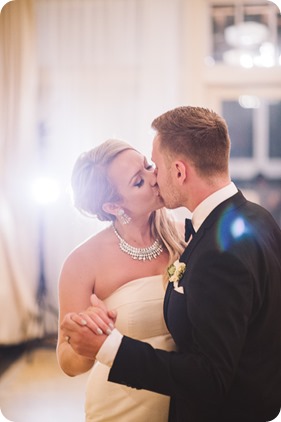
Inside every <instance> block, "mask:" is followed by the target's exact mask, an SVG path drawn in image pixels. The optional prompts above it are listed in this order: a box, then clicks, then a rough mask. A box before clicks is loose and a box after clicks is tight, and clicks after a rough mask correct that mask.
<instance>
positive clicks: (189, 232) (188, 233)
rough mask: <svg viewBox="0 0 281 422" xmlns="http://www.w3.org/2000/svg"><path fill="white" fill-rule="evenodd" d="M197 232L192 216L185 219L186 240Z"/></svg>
mask: <svg viewBox="0 0 281 422" xmlns="http://www.w3.org/2000/svg"><path fill="white" fill-rule="evenodd" d="M194 234H195V230H194V227H193V225H192V221H191V219H190V218H186V219H185V241H186V242H187V241H188V240H189V238H190V236H191V235H194Z"/></svg>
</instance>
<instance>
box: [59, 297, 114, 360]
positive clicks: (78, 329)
mask: <svg viewBox="0 0 281 422" xmlns="http://www.w3.org/2000/svg"><path fill="white" fill-rule="evenodd" d="M116 317H117V313H116V311H114V310H107V308H106V306H105V305H104V303H103V302H102V301H101V300H99V299H98V298H97V296H96V295H95V294H93V295H91V306H90V307H89V308H87V309H86V310H85V311H83V312H80V313H75V312H70V313H67V314H66V315H65V316H64V318H63V320H62V323H61V325H60V328H61V331H62V335H63V336H64V338H65V339H66V340H67V341H68V343H69V344H70V346H71V347H72V349H73V350H74V351H75V352H76V353H77V354H79V355H81V356H84V357H86V358H88V359H93V360H94V359H95V356H96V354H97V353H98V351H99V349H100V347H101V346H102V344H103V343H104V341H105V340H106V338H107V336H108V335H109V334H110V333H111V331H112V330H113V328H114V324H115V321H116Z"/></svg>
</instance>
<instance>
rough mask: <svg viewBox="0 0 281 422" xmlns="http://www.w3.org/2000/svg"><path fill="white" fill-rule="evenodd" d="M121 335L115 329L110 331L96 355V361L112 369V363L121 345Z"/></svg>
mask: <svg viewBox="0 0 281 422" xmlns="http://www.w3.org/2000/svg"><path fill="white" fill-rule="evenodd" d="M122 338H123V335H122V334H121V333H120V332H119V331H118V330H117V329H116V328H114V330H113V331H112V333H111V334H109V336H108V337H107V339H106V340H105V342H104V343H103V345H102V346H101V348H100V350H99V352H98V353H97V356H96V359H97V360H98V361H99V362H100V363H103V364H104V365H106V366H109V367H110V368H111V367H112V364H113V361H114V359H115V356H116V354H117V351H118V349H119V346H120V344H121V341H122Z"/></svg>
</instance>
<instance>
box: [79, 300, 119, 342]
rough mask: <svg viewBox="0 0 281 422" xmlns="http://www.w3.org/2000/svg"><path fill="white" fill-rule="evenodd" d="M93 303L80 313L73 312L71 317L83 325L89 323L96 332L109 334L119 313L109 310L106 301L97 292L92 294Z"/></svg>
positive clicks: (88, 325) (89, 326)
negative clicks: (100, 298)
mask: <svg viewBox="0 0 281 422" xmlns="http://www.w3.org/2000/svg"><path fill="white" fill-rule="evenodd" d="M91 305H92V306H90V307H89V308H87V309H86V310H85V311H83V312H80V313H79V314H76V313H73V314H72V316H71V319H72V320H73V321H74V322H76V323H77V324H79V325H81V326H85V325H87V327H88V328H89V329H90V330H92V331H93V332H94V333H95V334H99V335H101V334H107V335H109V334H110V333H111V331H112V330H113V328H114V323H115V321H116V317H117V313H116V311H114V310H110V311H108V310H107V308H106V306H105V305H104V303H103V302H102V301H101V300H99V299H98V298H97V296H96V295H95V294H93V295H92V296H91Z"/></svg>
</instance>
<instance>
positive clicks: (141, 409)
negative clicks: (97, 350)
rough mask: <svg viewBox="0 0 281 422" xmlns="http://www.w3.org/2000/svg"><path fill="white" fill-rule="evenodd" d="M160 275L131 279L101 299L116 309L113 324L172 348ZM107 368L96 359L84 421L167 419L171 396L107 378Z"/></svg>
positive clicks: (126, 332) (162, 421)
mask: <svg viewBox="0 0 281 422" xmlns="http://www.w3.org/2000/svg"><path fill="white" fill-rule="evenodd" d="M163 297H164V287H163V281H162V276H160V275H157V276H152V277H144V278H140V279H137V280H133V281H130V282H128V283H126V284H124V285H123V286H121V287H120V288H119V289H117V290H116V291H115V292H114V293H112V295H111V296H109V297H108V298H107V299H106V300H105V301H104V302H105V304H106V306H107V307H108V309H116V310H117V312H118V316H117V320H116V324H115V325H116V327H117V328H118V330H119V331H120V332H121V333H122V334H124V335H127V336H129V337H132V338H135V339H138V340H143V341H145V342H147V343H150V344H151V345H152V346H153V347H155V348H159V349H164V350H174V349H175V346H174V343H173V340H172V338H171V336H170V334H169V333H168V330H167V327H166V325H165V322H164V318H163ZM108 373H109V368H108V367H107V366H105V365H102V364H100V363H99V362H96V363H95V365H94V367H93V368H92V370H91V372H90V376H89V380H88V384H87V390H86V403H85V412H86V421H87V422H101V421H102V422H148V421H153V422H167V421H168V412H169V402H170V398H169V397H168V396H164V395H161V394H157V393H153V392H150V391H145V390H136V389H133V388H130V387H126V386H123V385H119V384H115V383H112V382H109V381H107V379H108Z"/></svg>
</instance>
